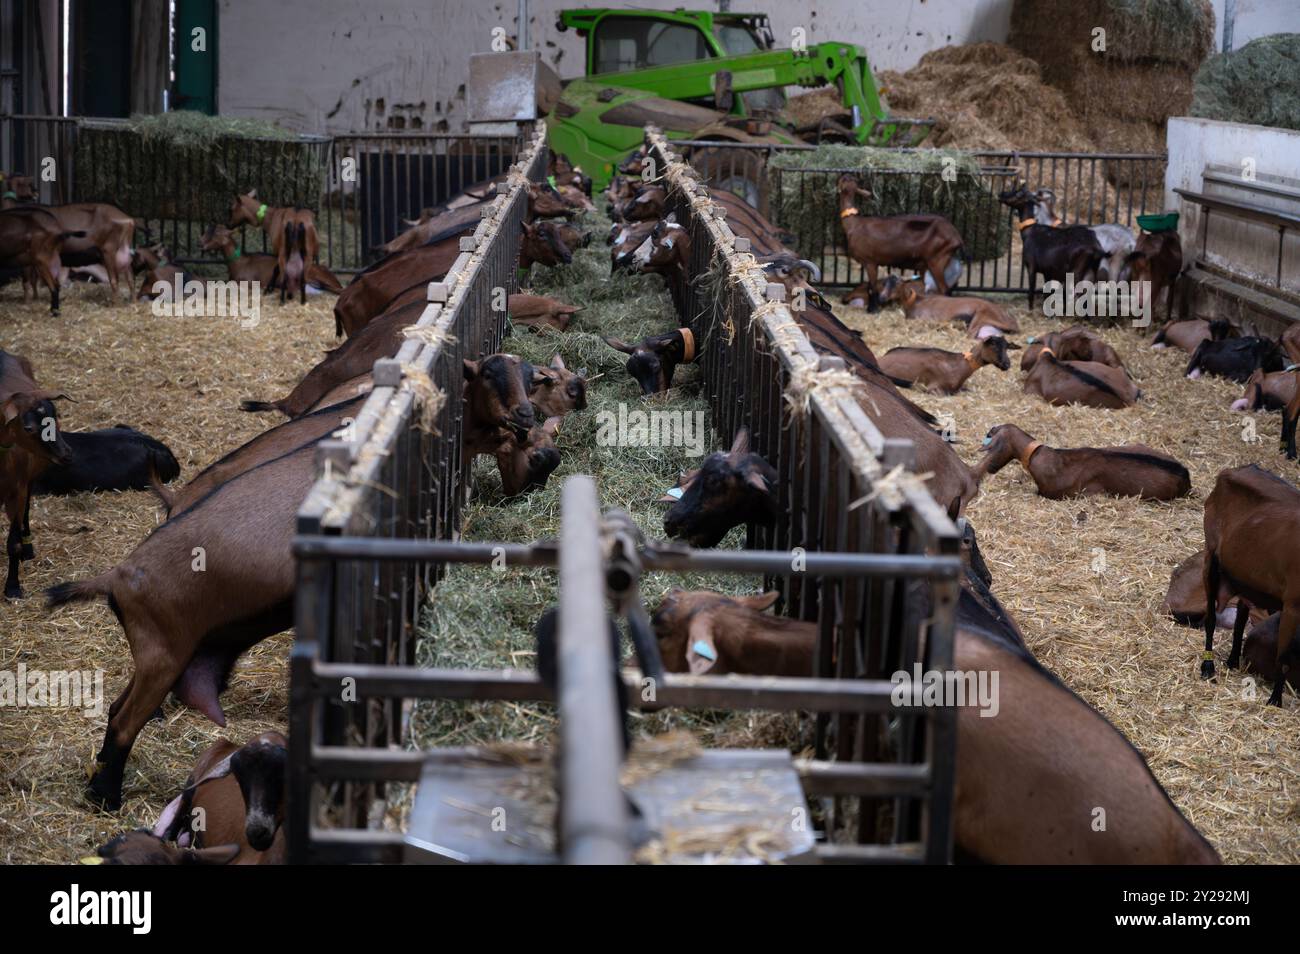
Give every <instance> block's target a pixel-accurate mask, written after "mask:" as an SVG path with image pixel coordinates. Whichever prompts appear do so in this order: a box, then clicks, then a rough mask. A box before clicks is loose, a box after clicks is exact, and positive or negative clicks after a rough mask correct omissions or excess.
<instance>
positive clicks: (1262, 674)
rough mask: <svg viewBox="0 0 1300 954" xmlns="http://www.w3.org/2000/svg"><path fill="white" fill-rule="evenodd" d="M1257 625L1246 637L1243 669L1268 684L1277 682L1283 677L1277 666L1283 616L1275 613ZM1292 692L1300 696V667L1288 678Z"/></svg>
mask: <svg viewBox="0 0 1300 954" xmlns="http://www.w3.org/2000/svg"><path fill="white" fill-rule="evenodd" d="M1251 619H1252V620H1254V622H1255V625H1254V626H1253V627H1251V630H1250V632H1249V633H1248V634H1247V635H1246V642H1245V643H1244V644H1243V646H1242V649H1241V658H1242V662H1243V663H1244V665H1243V666H1242V669H1243V670H1245V671H1246V672H1250V673H1254V674H1255V675H1257V676H1259V678H1260V679H1263V680H1265V681H1266V682H1277V680H1278V679H1279V678H1280V677H1281V673H1280V672H1279V671H1278V666H1277V639H1278V635H1279V629H1280V628H1281V625H1282V614H1281V613H1274V614H1273V615H1272V616H1267V617H1265V618H1264V619H1260V620H1256V619H1255V614H1254V613H1252V614H1251ZM1286 681H1287V684H1288V685H1289V686H1290V687H1291V691H1292V692H1295V693H1297V694H1300V666H1297V667H1295V668H1293V669H1292V670H1291V671H1290V672H1289V673H1287V677H1286Z"/></svg>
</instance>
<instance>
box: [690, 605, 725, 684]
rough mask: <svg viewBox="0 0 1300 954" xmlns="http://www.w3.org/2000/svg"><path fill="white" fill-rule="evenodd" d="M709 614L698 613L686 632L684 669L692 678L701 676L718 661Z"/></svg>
mask: <svg viewBox="0 0 1300 954" xmlns="http://www.w3.org/2000/svg"><path fill="white" fill-rule="evenodd" d="M711 616H712V614H711V613H700V614H699V615H697V616H696V617H695V618H694V619H693V620H691V625H690V627H689V628H688V629H687V631H686V668H687V669H688V670H689V671H690V674H691V675H692V676H703V675H704V674H705V673H707V672H708V671H709V670H711V669H712V668H713V667H714V665H715V664H716V663H717V661H718V647H717V644H716V643H715V642H714V641H713V627H712V625H711V620H710V617H711Z"/></svg>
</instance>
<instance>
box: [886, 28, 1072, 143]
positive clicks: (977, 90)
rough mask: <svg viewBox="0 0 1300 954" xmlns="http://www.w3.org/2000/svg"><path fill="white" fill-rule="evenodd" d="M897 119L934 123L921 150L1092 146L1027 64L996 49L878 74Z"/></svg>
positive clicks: (966, 51)
mask: <svg viewBox="0 0 1300 954" xmlns="http://www.w3.org/2000/svg"><path fill="white" fill-rule="evenodd" d="M879 79H880V83H881V87H882V94H883V95H885V96H887V97H888V101H889V105H890V109H891V111H892V112H894V113H895V114H897V115H903V116H920V117H933V118H934V119H935V120H936V124H935V128H934V132H933V133H932V134H931V136H930V139H929V140H927V145H933V146H941V147H948V148H953V149H984V150H994V151H1005V150H1012V149H1022V150H1053V149H1061V150H1072V151H1085V150H1089V149H1091V148H1092V143H1091V142H1090V141H1089V139H1088V135H1087V133H1086V132H1085V131H1084V129H1083V127H1082V126H1081V125H1080V123H1079V121H1078V118H1077V117H1076V116H1075V115H1074V112H1073V110H1072V109H1071V108H1070V104H1069V103H1068V102H1067V101H1066V99H1065V97H1064V96H1063V95H1062V94H1061V92H1060V91H1059V90H1056V89H1053V88H1052V87H1050V86H1048V85H1046V84H1045V83H1044V82H1043V77H1042V70H1041V69H1040V67H1039V65H1038V64H1037V63H1035V62H1034V61H1033V60H1032V59H1029V58H1028V57H1026V56H1024V55H1023V54H1021V53H1018V52H1016V51H1015V50H1013V49H1011V47H1009V46H1004V45H1003V44H1001V43H972V44H968V45H966V46H948V47H944V48H942V49H939V50H932V51H931V52H929V53H927V54H925V56H923V57H921V61H920V62H919V63H918V64H917V65H916V66H915V67H913V68H912V69H910V70H908V71H907V72H906V73H896V72H892V71H886V72H883V73H881V74H880V77H879Z"/></svg>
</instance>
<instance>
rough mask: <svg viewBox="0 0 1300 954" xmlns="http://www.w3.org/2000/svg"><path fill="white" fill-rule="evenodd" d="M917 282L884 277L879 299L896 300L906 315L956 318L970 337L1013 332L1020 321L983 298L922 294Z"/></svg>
mask: <svg viewBox="0 0 1300 954" xmlns="http://www.w3.org/2000/svg"><path fill="white" fill-rule="evenodd" d="M923 287H924V286H922V285H921V283H920V282H899V280H898V278H897V277H896V276H894V275H891V276H889V278H887V279H885V283H884V286H883V288H882V291H881V293H880V300H881V301H882V302H888V301H897V302H898V303H899V304H900V305H901V306H902V308H903V314H904V315H905V316H906V317H908V318H915V319H919V320H922V321H956V322H961V323H962V324H964V325H965V326H966V333H967V334H968V335H970V336H971V337H972V338H988V337H991V336H992V335H1004V334H1015V333H1017V332H1019V331H1020V323H1019V322H1018V321H1016V319H1015V318H1014V317H1012V316H1011V314H1010V313H1009V312H1008V311H1007V310H1006V309H1005V308H1003V307H1002V306H1001V305H998V304H997V303H995V302H991V301H986V300H985V299H983V298H972V297H948V296H946V295H923V294H922V293H921V290H920V289H921V288H923Z"/></svg>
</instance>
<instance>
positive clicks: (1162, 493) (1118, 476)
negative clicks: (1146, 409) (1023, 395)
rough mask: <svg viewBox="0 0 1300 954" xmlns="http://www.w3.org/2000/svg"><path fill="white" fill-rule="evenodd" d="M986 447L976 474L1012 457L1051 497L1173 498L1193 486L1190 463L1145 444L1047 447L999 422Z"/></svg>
mask: <svg viewBox="0 0 1300 954" xmlns="http://www.w3.org/2000/svg"><path fill="white" fill-rule="evenodd" d="M984 446H985V447H986V448H987V451H986V453H985V455H984V459H983V460H982V461H980V463H979V465H978V466H976V468H975V477H976V479H977V480H982V479H983V477H984V475H985V474H996V473H997V472H998V471H999V470H1001V469H1002V468H1003V467H1005V466H1006V465H1007V464H1009V463H1011V462H1012V461H1013V460H1018V461H1020V466H1021V467H1023V468H1024V469H1025V472H1026V473H1028V474H1029V476H1030V477H1032V478H1033V480H1034V484H1035V485H1037V487H1038V493H1039V495H1041V496H1043V497H1047V498H1048V499H1049V500H1060V499H1062V498H1063V497H1077V496H1081V495H1085V494H1111V495H1113V496H1116V497H1141V498H1142V499H1143V500H1173V499H1175V498H1176V497H1185V496H1187V495H1188V494H1189V493H1191V492H1192V480H1191V476H1190V475H1189V474H1188V472H1187V468H1186V467H1184V466H1183V465H1182V464H1180V463H1178V461H1176V460H1174V459H1173V458H1172V457H1170V456H1168V455H1167V454H1162V453H1160V452H1159V451H1157V450H1153V449H1152V448H1150V447H1147V446H1146V445H1145V444H1123V445H1121V446H1119V447H1074V448H1056V447H1048V446H1047V445H1046V444H1044V443H1043V442H1042V441H1036V440H1034V439H1033V438H1032V437H1030V436H1029V435H1028V434H1026V433H1025V432H1024V431H1022V430H1021V429H1020V428H1018V427H1016V426H1015V425H1014V424H999V425H998V426H997V427H994V428H992V429H991V430H990V431H989V432H988V435H987V436H986V437H985V438H984Z"/></svg>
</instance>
